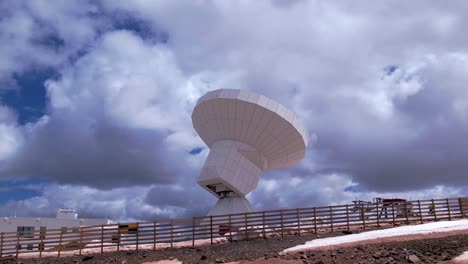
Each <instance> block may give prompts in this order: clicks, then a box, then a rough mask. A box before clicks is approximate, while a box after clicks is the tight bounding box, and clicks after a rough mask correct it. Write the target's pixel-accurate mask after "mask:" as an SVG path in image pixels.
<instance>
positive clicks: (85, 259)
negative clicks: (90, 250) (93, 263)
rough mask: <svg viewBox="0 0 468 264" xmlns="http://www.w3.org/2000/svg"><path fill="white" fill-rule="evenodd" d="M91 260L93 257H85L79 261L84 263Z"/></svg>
mask: <svg viewBox="0 0 468 264" xmlns="http://www.w3.org/2000/svg"><path fill="white" fill-rule="evenodd" d="M93 258H94V257H93V256H86V257H84V258H83V259H82V260H81V261H83V262H85V261H88V260H91V259H93Z"/></svg>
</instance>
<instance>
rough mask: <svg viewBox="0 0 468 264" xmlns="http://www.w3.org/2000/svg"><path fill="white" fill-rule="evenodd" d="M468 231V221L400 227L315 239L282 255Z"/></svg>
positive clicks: (289, 249) (285, 251)
mask: <svg viewBox="0 0 468 264" xmlns="http://www.w3.org/2000/svg"><path fill="white" fill-rule="evenodd" d="M460 230H468V220H467V219H463V220H458V221H441V222H434V223H427V224H421V225H413V226H400V227H394V228H389V229H383V230H375V231H369V232H363V233H359V234H353V235H346V236H340V237H330V238H322V239H314V240H312V241H308V242H306V243H305V244H304V245H298V246H295V247H291V248H288V249H285V250H283V251H282V252H281V253H280V254H287V253H293V252H298V251H304V250H312V249H316V248H320V247H325V246H336V245H340V244H347V243H353V242H361V241H366V240H373V239H381V238H389V237H397V236H407V235H423V234H430V233H443V232H450V231H460ZM460 257H461V256H460Z"/></svg>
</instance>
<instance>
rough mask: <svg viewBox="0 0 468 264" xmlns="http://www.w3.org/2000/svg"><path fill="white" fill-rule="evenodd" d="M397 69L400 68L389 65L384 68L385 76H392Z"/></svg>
mask: <svg viewBox="0 0 468 264" xmlns="http://www.w3.org/2000/svg"><path fill="white" fill-rule="evenodd" d="M397 69H398V66H396V65H388V66H387V67H385V68H384V72H385V75H392V74H393V73H394V72H395V71H396V70H397Z"/></svg>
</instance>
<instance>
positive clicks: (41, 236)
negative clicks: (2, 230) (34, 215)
mask: <svg viewBox="0 0 468 264" xmlns="http://www.w3.org/2000/svg"><path fill="white" fill-rule="evenodd" d="M44 232H45V231H43V230H40V229H39V246H38V247H39V258H42V251H43V250H44ZM2 242H3V241H2ZM0 247H1V246H0ZM0 252H1V249H0ZM1 255H2V254H0V256H1Z"/></svg>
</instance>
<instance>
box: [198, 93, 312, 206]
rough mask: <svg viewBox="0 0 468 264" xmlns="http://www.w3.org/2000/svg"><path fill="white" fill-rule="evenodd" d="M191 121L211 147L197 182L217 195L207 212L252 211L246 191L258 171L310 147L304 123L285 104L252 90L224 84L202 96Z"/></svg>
mask: <svg viewBox="0 0 468 264" xmlns="http://www.w3.org/2000/svg"><path fill="white" fill-rule="evenodd" d="M192 123H193V127H194V128H195V130H196V131H197V133H198V134H199V135H200V137H201V138H202V140H203V141H204V142H205V143H206V145H207V146H208V147H209V148H210V153H209V155H208V158H207V159H206V161H205V164H204V165H203V169H202V172H201V175H200V177H199V178H198V184H199V185H201V186H202V187H203V188H205V189H206V190H207V191H209V192H210V193H212V194H213V195H215V196H216V197H218V198H219V200H218V202H217V203H216V205H215V206H214V207H213V209H211V211H210V212H209V215H218V214H231V213H244V212H250V211H252V208H251V206H250V203H249V202H248V200H247V199H246V198H245V196H246V195H247V194H248V193H249V192H251V191H252V190H254V189H255V188H256V187H257V183H258V181H259V179H260V175H261V174H262V173H263V172H264V171H266V170H271V169H278V168H285V167H289V166H292V165H294V164H296V163H297V162H299V161H300V160H302V159H303V158H304V155H305V151H306V147H307V136H306V131H305V129H304V128H303V127H302V126H301V125H300V124H299V122H298V120H297V118H296V115H295V114H294V113H293V112H291V111H289V110H288V109H286V108H285V107H284V106H283V105H281V104H279V103H277V102H275V101H273V100H272V99H269V98H267V97H265V96H263V95H259V94H256V93H253V92H248V91H243V90H236V89H220V90H215V91H211V92H208V93H207V94H205V95H204V96H202V97H201V98H200V99H199V100H198V102H197V105H196V106H195V108H194V110H193V113H192Z"/></svg>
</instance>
